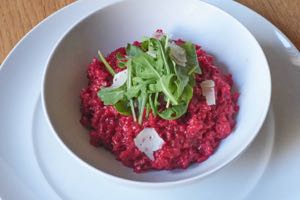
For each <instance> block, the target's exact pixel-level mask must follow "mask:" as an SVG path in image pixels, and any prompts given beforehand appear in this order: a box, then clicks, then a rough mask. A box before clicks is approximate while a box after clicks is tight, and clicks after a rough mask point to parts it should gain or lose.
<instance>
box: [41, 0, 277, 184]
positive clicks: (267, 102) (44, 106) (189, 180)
mask: <svg viewBox="0 0 300 200" xmlns="http://www.w3.org/2000/svg"><path fill="white" fill-rule="evenodd" d="M123 1H125V0H115V1H113V2H111V3H110V4H108V5H105V6H103V7H99V8H98V9H97V10H95V11H93V12H92V13H91V14H89V15H88V16H86V17H84V18H82V19H81V20H79V21H78V22H77V23H75V24H74V25H73V26H72V27H70V28H69V29H68V30H66V31H65V33H64V34H63V35H62V37H61V38H60V39H59V40H58V41H57V43H56V44H55V47H54V49H53V51H52V52H51V54H50V55H49V57H48V58H47V62H46V63H47V66H46V67H45V70H44V72H43V79H42V91H41V100H42V109H43V113H44V116H45V118H46V121H47V123H48V125H49V127H50V129H51V131H52V133H53V135H54V137H55V138H56V139H57V141H58V142H59V143H60V145H61V146H62V147H63V148H64V149H65V150H66V152H68V153H69V155H71V156H72V157H73V158H74V159H76V160H77V161H79V163H80V164H82V165H84V166H85V167H88V168H89V169H91V170H93V171H94V172H95V173H99V174H101V175H103V177H105V178H108V179H110V180H113V181H116V182H118V183H124V184H131V185H134V186H139V187H154V188H162V187H170V186H178V185H182V184H188V183H192V182H195V181H197V180H199V179H202V178H205V177H207V176H208V175H210V174H212V173H213V172H216V171H218V170H220V169H222V168H223V167H225V166H226V165H228V164H229V163H230V162H231V161H233V160H234V159H235V158H237V157H238V155H240V154H241V153H242V152H243V151H245V150H246V149H247V148H248V146H249V145H250V144H251V142H252V141H253V140H254V138H255V137H256V135H257V133H258V132H259V130H260V129H261V127H262V125H263V122H264V119H265V118H266V116H267V113H268V110H269V106H270V101H271V75H270V70H269V67H267V74H268V77H267V79H268V86H267V88H269V90H268V91H267V95H266V96H267V99H266V100H265V102H264V103H265V106H264V108H265V109H264V110H263V111H262V114H261V116H260V122H261V123H260V124H259V125H258V126H257V127H256V129H255V131H254V132H255V134H253V137H252V138H251V139H250V140H249V141H248V143H247V144H246V145H245V147H244V148H243V149H241V150H240V151H237V152H236V153H235V154H234V155H232V156H231V157H230V158H228V159H227V160H226V161H225V162H224V163H223V164H222V165H219V166H218V167H215V168H213V169H211V170H209V171H207V172H206V173H203V174H201V175H198V176H195V177H191V178H185V179H182V180H176V181H165V182H144V181H133V180H128V179H125V178H121V177H117V176H114V175H111V174H109V173H106V172H103V171H101V170H99V169H97V168H95V167H94V166H91V165H90V164H88V163H87V162H85V161H83V160H82V159H81V158H79V157H78V156H77V155H76V154H74V153H73V152H72V150H70V149H69V148H68V147H67V146H66V144H65V143H64V142H63V141H62V140H61V138H60V137H59V135H58V134H57V132H56V130H55V128H54V127H53V125H52V122H51V119H50V118H49V116H48V111H47V110H48V109H47V103H46V98H45V91H44V89H45V86H46V74H47V71H48V66H49V63H50V62H51V60H52V57H53V56H54V54H55V52H56V50H57V48H58V47H59V44H60V43H61V41H63V40H64V39H65V38H66V37H67V36H68V34H69V33H70V32H71V31H72V30H73V29H75V27H77V26H79V25H80V24H81V23H83V22H84V21H86V20H88V18H90V17H92V16H93V15H95V14H96V13H97V12H99V11H100V10H102V9H104V8H107V7H110V6H113V5H115V4H117V3H121V2H123ZM193 1H195V2H197V3H203V4H205V5H207V6H210V7H212V8H214V9H216V10H218V11H220V12H222V13H223V14H225V15H227V16H229V17H230V18H232V19H233V20H234V21H235V22H236V23H238V24H239V26H241V27H243V28H244V29H245V30H246V32H247V33H248V34H249V36H250V37H251V38H252V39H253V40H254V41H255V43H256V45H257V47H258V49H259V51H260V52H259V53H260V54H261V55H262V56H263V59H264V62H265V66H269V65H268V61H267V58H266V56H265V54H264V52H263V50H262V48H261V46H260V44H259V43H258V41H257V40H256V38H255V37H254V36H253V35H252V33H251V32H250V31H249V30H248V29H247V28H246V27H245V26H244V25H243V24H242V23H241V22H239V21H238V20H237V19H236V18H234V17H233V16H232V15H230V14H229V13H227V12H225V11H223V10H222V9H220V8H218V7H216V6H214V5H211V4H209V3H207V2H203V1H199V0H193Z"/></svg>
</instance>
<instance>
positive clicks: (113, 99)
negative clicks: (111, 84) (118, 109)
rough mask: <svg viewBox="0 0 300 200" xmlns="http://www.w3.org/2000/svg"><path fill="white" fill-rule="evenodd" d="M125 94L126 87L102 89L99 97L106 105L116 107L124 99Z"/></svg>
mask: <svg viewBox="0 0 300 200" xmlns="http://www.w3.org/2000/svg"><path fill="white" fill-rule="evenodd" d="M124 94H125V91H124V86H121V87H119V88H101V89H100V90H99V92H98V97H100V99H101V100H102V101H103V103H104V105H114V104H116V103H117V102H118V101H120V100H121V99H123V97H124Z"/></svg>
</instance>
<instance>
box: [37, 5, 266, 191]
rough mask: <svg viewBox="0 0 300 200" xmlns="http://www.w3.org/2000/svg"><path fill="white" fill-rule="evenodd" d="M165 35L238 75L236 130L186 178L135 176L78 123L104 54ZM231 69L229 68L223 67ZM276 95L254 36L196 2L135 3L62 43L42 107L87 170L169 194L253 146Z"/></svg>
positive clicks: (104, 13) (114, 9)
mask: <svg viewBox="0 0 300 200" xmlns="http://www.w3.org/2000/svg"><path fill="white" fill-rule="evenodd" d="M158 28H161V29H163V30H164V31H165V32H167V33H169V34H172V35H173V37H174V38H182V39H185V40H190V41H193V42H194V43H197V44H200V45H201V46H202V47H203V48H204V49H205V50H206V51H207V52H208V53H210V54H212V55H213V56H215V58H216V59H217V61H218V63H219V66H222V67H223V68H224V70H226V71H228V72H230V73H231V74H232V75H233V79H234V82H235V84H236V87H237V90H238V91H239V92H240V94H241V95H240V98H239V102H238V103H239V105H240V111H239V113H238V115H237V124H236V128H235V129H234V131H233V132H232V134H231V135H229V136H228V137H227V138H226V139H225V140H223V141H222V142H221V145H220V146H219V148H218V149H217V151H216V152H215V154H213V155H212V156H211V157H210V158H209V159H208V160H206V161H205V162H203V163H201V164H194V165H192V166H190V167H189V168H188V169H186V170H172V171H155V172H146V173H141V174H136V173H134V172H133V170H132V169H131V168H127V167H125V166H123V165H122V163H121V162H119V161H117V160H116V159H115V158H114V156H113V155H112V154H111V153H110V152H108V151H106V150H105V149H103V148H95V147H93V146H91V145H90V144H89V135H88V131H87V130H86V129H85V128H84V127H83V126H82V125H81V124H80V123H79V119H80V116H81V113H80V98H79V93H80V90H81V89H82V88H83V87H85V86H86V85H87V79H86V69H87V65H88V64H89V62H90V61H91V60H92V58H93V57H95V56H96V55H97V50H98V49H101V50H102V51H103V52H104V53H105V54H107V53H109V52H111V51H112V50H114V49H116V48H118V47H120V46H125V45H126V44H127V43H128V42H133V41H135V40H139V39H140V38H141V37H142V36H144V35H151V34H152V33H153V32H154V31H155V30H156V29H158ZM224 66H225V67H224ZM270 94H271V80H270V73H269V68H268V63H267V60H266V58H265V55H264V53H263V51H262V49H261V47H260V46H259V44H258V43H257V41H256V40H255V38H254V37H253V36H252V35H251V34H250V33H249V31H248V30H247V29H246V28H245V27H244V26H243V25H242V24H240V23H239V22H238V21H237V20H236V19H234V18H233V17H232V16H230V15H229V14H227V13H225V12H224V11H222V10H220V9H218V8H216V7H214V6H211V5H209V4H207V3H204V2H201V1H197V0H188V1H181V0H164V1H161V0H153V1H147V0H129V1H123V2H119V3H115V4H113V5H110V6H108V7H105V8H102V9H100V10H98V11H96V12H94V13H93V14H92V15H90V16H87V17H85V18H84V19H83V20H82V21H79V22H78V23H77V24H76V25H75V26H74V27H73V28H72V29H70V30H69V31H68V32H67V33H66V34H65V35H64V36H63V37H62V39H61V40H60V41H59V42H58V44H57V46H56V47H55V49H54V51H53V52H52V54H51V56H50V58H49V62H48V66H47V68H46V71H45V74H44V80H43V91H42V101H43V107H44V110H45V113H46V116H47V118H48V121H49V124H50V126H51V127H52V128H53V133H54V134H53V136H54V137H56V138H57V139H58V140H59V141H60V143H61V144H62V145H63V146H64V147H65V148H64V149H65V151H64V152H62V153H71V154H72V155H73V156H75V157H76V159H77V160H78V162H79V163H80V164H82V168H83V170H91V172H92V173H97V174H98V175H99V174H101V175H103V176H105V177H109V178H112V179H114V180H117V181H119V182H123V183H137V184H138V185H150V186H162V185H174V184H178V183H187V182H190V181H192V180H197V179H199V178H203V177H205V176H206V175H208V174H211V173H212V172H215V171H216V170H218V169H220V168H221V167H223V166H225V165H226V164H228V163H229V162H231V161H232V160H234V159H235V158H236V157H237V156H238V155H240V154H241V152H243V151H244V150H245V149H246V148H247V146H248V145H249V144H250V143H251V142H252V141H253V139H254V138H255V136H256V135H257V133H258V131H259V129H260V127H261V126H262V124H263V121H264V119H265V116H266V113H267V111H268V106H269V102H270Z"/></svg>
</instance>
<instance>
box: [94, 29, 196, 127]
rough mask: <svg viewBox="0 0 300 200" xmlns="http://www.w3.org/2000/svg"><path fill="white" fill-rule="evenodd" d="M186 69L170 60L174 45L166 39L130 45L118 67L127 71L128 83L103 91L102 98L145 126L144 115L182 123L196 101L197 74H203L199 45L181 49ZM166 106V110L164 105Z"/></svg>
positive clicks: (149, 40) (111, 71) (117, 56)
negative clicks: (143, 122) (200, 64)
mask: <svg viewBox="0 0 300 200" xmlns="http://www.w3.org/2000/svg"><path fill="white" fill-rule="evenodd" d="M180 50H181V53H182V55H184V57H185V60H184V63H185V64H184V65H182V66H179V65H178V64H176V63H178V62H175V61H176V60H174V58H171V57H170V51H171V45H170V40H169V38H168V37H167V36H166V35H163V36H162V37H160V39H157V38H148V37H145V38H143V40H142V42H141V45H140V47H139V46H136V45H132V44H128V45H127V47H126V56H124V55H121V54H117V55H116V58H117V60H118V66H119V67H120V68H126V67H127V74H128V77H127V82H126V84H124V85H122V86H121V87H119V88H114V89H112V88H101V89H100V91H99V92H98V96H99V98H101V100H102V101H103V102H104V104H105V105H113V106H114V107H115V108H116V110H117V111H118V112H119V113H121V114H123V115H130V114H131V115H132V116H133V119H134V121H137V122H138V123H139V124H141V123H142V120H143V117H144V112H145V111H146V114H145V116H146V117H148V115H149V112H150V111H151V112H152V113H153V115H154V116H157V115H159V116H160V117H161V118H163V119H167V120H173V119H178V118H179V117H181V116H182V115H184V114H185V113H186V111H187V108H188V105H189V102H190V101H191V99H192V97H193V87H194V85H195V73H198V74H200V73H201V68H200V66H199V63H198V58H197V54H196V49H195V45H194V44H192V43H191V42H184V43H183V44H182V45H180ZM100 54H101V52H100V53H99V56H100V59H101V60H102V62H103V63H104V65H105V67H106V68H107V70H108V71H109V72H110V73H111V74H112V75H114V73H115V72H114V71H113V69H112V67H111V66H110V65H109V64H108V63H107V61H106V60H105V58H104V57H103V55H102V54H101V55H100ZM161 104H162V105H166V106H165V108H162V106H160V105H161Z"/></svg>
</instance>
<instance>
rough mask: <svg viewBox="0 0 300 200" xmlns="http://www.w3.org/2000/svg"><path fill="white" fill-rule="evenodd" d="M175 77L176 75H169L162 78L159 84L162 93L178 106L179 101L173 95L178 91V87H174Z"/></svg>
mask: <svg viewBox="0 0 300 200" xmlns="http://www.w3.org/2000/svg"><path fill="white" fill-rule="evenodd" d="M174 77H176V75H175V74H168V75H164V76H162V77H160V79H159V83H160V84H161V88H162V92H163V93H164V94H165V95H166V96H167V97H168V98H169V99H170V101H171V102H172V103H173V104H174V105H177V104H178V101H177V99H176V97H175V96H174V95H173V92H174V91H175V89H176V86H174V83H173V80H174Z"/></svg>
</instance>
